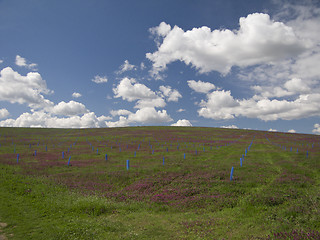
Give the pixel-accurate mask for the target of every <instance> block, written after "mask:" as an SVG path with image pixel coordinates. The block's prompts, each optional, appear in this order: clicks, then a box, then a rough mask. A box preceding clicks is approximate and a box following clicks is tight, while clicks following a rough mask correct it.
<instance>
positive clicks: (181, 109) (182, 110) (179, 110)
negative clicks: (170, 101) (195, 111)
mask: <svg viewBox="0 0 320 240" xmlns="http://www.w3.org/2000/svg"><path fill="white" fill-rule="evenodd" d="M185 111H186V110H185V109H183V108H180V109H178V110H177V112H185Z"/></svg>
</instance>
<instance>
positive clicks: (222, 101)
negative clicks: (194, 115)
mask: <svg viewBox="0 0 320 240" xmlns="http://www.w3.org/2000/svg"><path fill="white" fill-rule="evenodd" d="M207 97H208V100H207V101H204V100H202V101H201V103H200V106H202V108H201V109H199V111H198V113H199V116H203V117H205V118H212V119H231V118H234V115H233V111H232V110H233V109H234V108H235V107H238V106H239V103H238V101H236V100H235V99H234V98H233V97H232V96H231V92H230V91H224V90H222V91H214V92H212V93H210V94H208V95H207Z"/></svg>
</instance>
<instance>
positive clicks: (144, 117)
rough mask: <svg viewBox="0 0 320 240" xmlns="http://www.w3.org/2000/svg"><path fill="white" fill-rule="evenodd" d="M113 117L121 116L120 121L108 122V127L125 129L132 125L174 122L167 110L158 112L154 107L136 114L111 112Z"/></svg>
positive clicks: (120, 111) (122, 111)
mask: <svg viewBox="0 0 320 240" xmlns="http://www.w3.org/2000/svg"><path fill="white" fill-rule="evenodd" d="M111 114H112V115H113V116H116V115H121V116H120V117H119V120H118V121H109V122H106V125H107V126H108V127H125V126H129V125H130V124H159V123H166V122H171V121H173V120H172V118H171V117H170V116H169V115H168V113H167V111H166V110H158V111H157V110H156V109H155V108H154V107H144V108H141V109H138V110H137V111H136V112H135V113H132V112H130V111H128V110H124V109H120V110H113V111H112V112H111Z"/></svg>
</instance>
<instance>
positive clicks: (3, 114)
mask: <svg viewBox="0 0 320 240" xmlns="http://www.w3.org/2000/svg"><path fill="white" fill-rule="evenodd" d="M8 116H9V111H8V110H7V109H5V108H1V109H0V119H2V118H6V117H8Z"/></svg>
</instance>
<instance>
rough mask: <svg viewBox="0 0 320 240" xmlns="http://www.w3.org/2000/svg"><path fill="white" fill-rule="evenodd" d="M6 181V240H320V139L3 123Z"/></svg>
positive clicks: (1, 214) (1, 170)
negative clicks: (8, 124)
mask: <svg viewBox="0 0 320 240" xmlns="http://www.w3.org/2000/svg"><path fill="white" fill-rule="evenodd" d="M232 168H233V170H232V175H231V169H232ZM0 174H1V175H0V231H1V232H0V234H1V235H0V236H1V237H0V239H1V238H3V239H320V136H317V135H307V134H291V133H278V132H264V131H252V130H239V129H219V128H200V127H199V128H198V127H128V128H105V129H36V128H34V129H33V128H0Z"/></svg>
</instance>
